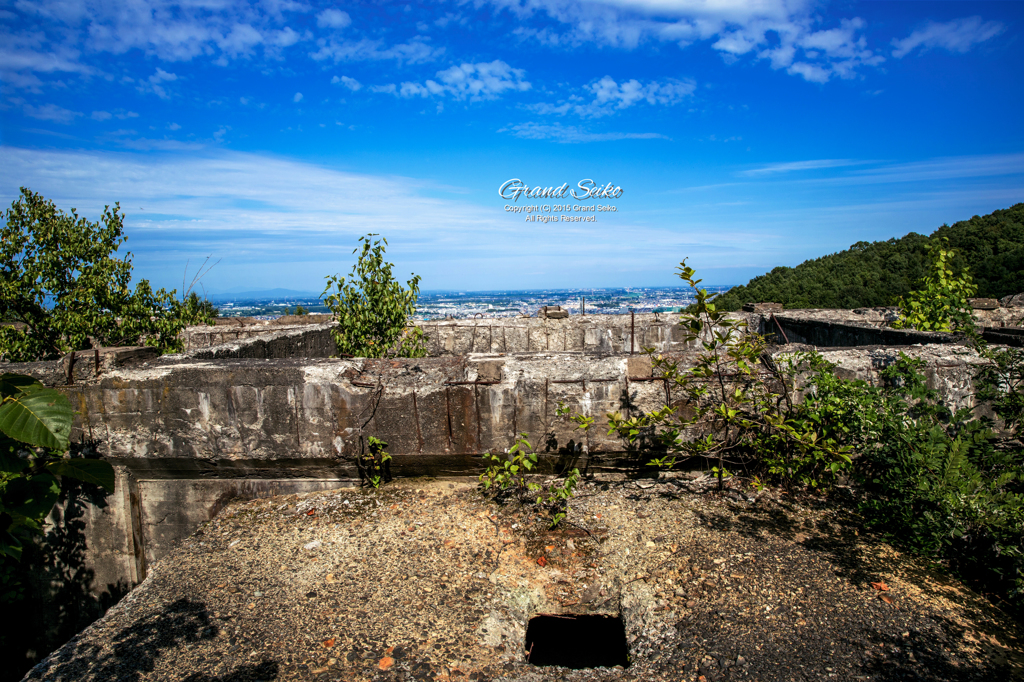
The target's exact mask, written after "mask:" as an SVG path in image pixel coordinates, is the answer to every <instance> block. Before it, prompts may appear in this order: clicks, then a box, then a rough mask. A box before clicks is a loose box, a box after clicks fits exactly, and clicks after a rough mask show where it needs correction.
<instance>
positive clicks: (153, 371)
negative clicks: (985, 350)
mask: <svg viewBox="0 0 1024 682" xmlns="http://www.w3.org/2000/svg"><path fill="white" fill-rule="evenodd" d="M792 350H793V348H792V347H781V348H779V349H777V352H778V353H786V352H790V351H792ZM901 351H902V352H906V353H907V354H909V355H911V356H914V357H921V358H922V359H924V360H925V361H926V374H927V376H928V378H929V382H930V383H931V385H932V387H933V388H935V389H936V390H938V391H939V392H940V394H942V395H944V396H946V397H947V398H948V399H949V400H950V401H951V402H952V403H954V404H957V405H963V406H971V403H970V401H971V399H972V398H971V377H972V376H973V373H974V366H975V365H977V364H978V363H979V362H981V360H980V359H979V358H978V356H977V355H976V354H974V353H973V352H972V351H970V350H969V349H966V348H964V347H961V346H943V345H930V346H920V347H898V348H886V347H876V348H872V349H848V350H832V351H828V352H826V354H825V355H826V358H827V359H829V360H831V361H833V362H836V363H837V364H838V365H839V367H840V369H839V371H840V373H841V374H842V375H843V376H846V377H848V378H860V379H864V380H866V381H869V382H871V383H877V382H878V372H879V371H880V370H881V369H883V368H884V367H885V366H887V365H888V364H889V363H891V362H892V361H894V360H895V359H896V358H897V357H898V353H899V352H901ZM691 353H692V352H691ZM671 357H675V358H676V359H678V360H679V361H680V362H681V363H682V364H683V365H684V366H685V365H686V364H687V363H688V362H689V357H691V355H690V353H677V354H672V355H671ZM9 367H10V370H11V371H22V372H25V373H30V374H34V375H36V376H38V377H39V378H40V379H42V380H44V381H49V382H51V383H59V384H60V385H59V388H60V389H61V390H63V391H65V392H66V393H67V395H68V397H69V399H70V400H71V403H72V405H73V406H74V407H75V409H76V410H77V411H78V413H79V417H78V418H77V421H76V424H75V427H74V430H73V433H72V438H73V439H74V440H76V441H83V442H86V441H87V442H92V443H95V447H96V448H97V449H98V451H99V452H100V453H101V454H102V455H103V456H104V457H106V458H107V459H108V460H109V461H111V462H112V463H114V464H115V465H117V466H118V467H119V471H121V472H122V473H121V475H120V478H119V481H120V486H119V489H118V492H117V493H115V495H114V496H113V497H112V498H111V504H112V505H115V506H116V507H117V508H118V509H119V510H120V511H117V512H116V514H117V515H118V516H117V518H118V519H120V521H119V522H118V523H119V524H120V525H119V526H118V529H117V530H115V531H111V532H112V533H113V534H112V535H111V536H109V537H107V538H106V539H103V538H99V537H97V538H94V540H93V541H94V542H98V543H99V545H98V546H97V551H99V552H101V553H102V552H108V553H111V554H116V555H119V556H120V555H125V556H124V558H123V559H122V560H120V561H121V563H120V564H118V563H117V562H114V565H118V566H122V568H119V569H116V570H118V571H124V573H123V577H124V579H125V580H127V581H129V582H136V581H137V580H138V578H139V576H141V575H144V574H145V565H146V564H148V563H151V562H152V561H154V560H156V559H158V558H159V557H160V556H162V555H163V554H164V553H166V552H167V551H168V550H169V548H170V547H171V546H173V545H174V543H175V542H176V541H177V540H178V539H180V538H181V537H184V536H185V535H187V534H188V532H190V530H191V529H192V528H194V527H195V525H196V524H198V523H201V522H203V521H206V520H208V519H209V518H211V517H212V515H213V514H215V513H216V512H217V510H219V509H220V507H221V506H222V505H223V503H224V501H225V500H227V499H230V498H231V497H234V496H244V497H248V496H261V495H270V494H283V493H288V492H306V491H310V490H320V489H324V488H331V487H340V486H347V485H353V484H355V483H357V482H358V481H359V480H360V470H359V465H358V463H359V458H360V456H361V455H363V454H364V453H365V452H366V450H367V438H368V437H369V436H371V435H372V436H376V437H377V438H380V439H382V440H384V441H386V442H387V443H388V448H387V449H388V452H389V453H390V454H391V455H392V460H391V462H390V465H389V467H390V470H389V473H390V475H392V476H422V475H435V476H460V475H472V474H475V473H478V472H479V471H480V470H481V468H482V461H481V459H480V456H481V455H482V454H483V453H487V452H502V451H504V450H505V449H506V448H508V447H509V446H511V445H512V443H513V442H514V440H515V438H516V435H517V434H520V433H523V434H526V436H527V438H528V439H529V440H530V442H531V443H533V444H534V447H535V449H536V450H537V451H538V452H539V453H541V454H542V458H541V465H542V469H544V470H551V469H554V468H559V469H560V468H564V467H565V466H570V465H571V466H580V468H581V469H585V470H589V471H591V472H601V471H608V470H620V469H621V468H622V467H623V466H629V465H630V464H629V460H628V458H627V456H626V454H625V453H624V450H625V447H624V444H623V442H621V441H620V440H619V439H618V438H617V437H615V436H609V435H608V434H607V431H608V414H609V413H611V412H620V413H622V414H624V415H631V414H640V413H643V412H647V411H650V410H652V409H656V408H658V407H660V406H662V405H664V404H666V402H668V403H672V402H673V397H672V396H671V390H670V387H669V386H666V383H665V382H664V381H662V380H658V379H657V378H654V377H652V376H651V366H650V361H649V359H648V358H647V357H646V356H636V355H634V356H630V355H623V354H616V355H606V356H588V355H584V354H582V353H566V352H558V353H552V352H540V353H521V354H512V355H502V354H494V353H490V354H483V353H479V354H470V355H467V356H462V357H455V356H452V357H444V358H419V359H401V360H389V361H384V360H368V359H350V360H336V359H335V360H331V359H279V360H241V359H232V360H196V359H192V358H186V357H182V356H170V357H166V358H161V359H159V360H156V361H151V362H149V363H144V364H143V365H140V366H131V367H122V368H116V369H113V370H108V371H105V372H104V373H102V374H100V375H99V376H98V377H97V376H92V377H88V376H86V377H83V378H82V379H80V380H78V381H76V383H74V384H72V385H70V386H68V385H66V384H63V383H62V382H61V379H62V378H63V372H62V371H61V369H60V367H59V363H35V364H30V365H10V366H9ZM55 367H56V369H55ZM86 374H88V373H86ZM55 379H56V381H54V380H55ZM559 404H564V405H566V406H568V407H570V408H572V409H573V410H575V411H577V412H580V413H582V414H585V415H588V416H591V417H593V418H594V419H595V424H594V426H593V427H592V428H591V430H590V431H589V432H588V433H586V434H583V433H582V432H580V431H578V430H576V429H575V428H574V426H575V425H574V424H573V423H572V422H570V421H569V420H567V419H565V418H560V417H558V416H557V414H556V410H557V408H558V405H559ZM126 487H127V488H128V491H127V494H126V490H125V488H126ZM133 505H134V506H133ZM133 514H134V516H132V515H133ZM129 519H134V521H133V522H132V523H131V524H129V521H128V520H129ZM129 527H130V531H129ZM122 529H123V530H122ZM125 535H130V537H129V538H126V537H125ZM128 548H132V549H131V551H130V552H129V550H128ZM133 562H134V563H133ZM124 567H127V569H130V570H126V568H124Z"/></svg>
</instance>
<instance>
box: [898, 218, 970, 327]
mask: <svg viewBox="0 0 1024 682" xmlns="http://www.w3.org/2000/svg"><path fill="white" fill-rule="evenodd" d="M948 244H949V240H947V239H946V238H945V237H938V238H936V241H933V242H931V243H929V244H928V246H927V247H926V248H927V250H928V256H929V259H930V261H931V263H930V267H929V272H928V274H927V275H925V277H924V278H923V279H922V280H921V281H920V282H918V285H917V287H918V288H917V289H915V290H914V291H912V292H910V295H909V296H908V298H907V300H905V301H904V300H903V299H902V298H901V299H900V300H899V307H900V317H899V319H897V320H896V321H895V322H894V323H893V325H892V326H893V327H895V328H897V329H907V328H913V329H919V330H921V331H926V332H948V331H963V330H972V331H973V329H974V317H973V314H974V313H973V310H972V309H971V304H970V301H969V300H968V299H969V298H970V297H971V296H974V294H975V293H976V292H977V291H978V287H976V286H974V284H973V282H972V281H971V275H970V273H968V272H967V270H966V269H963V270H960V271H959V272H957V270H956V269H954V267H953V258H954V257H955V256H956V252H955V251H953V250H952V249H948V248H946V247H947V246H948Z"/></svg>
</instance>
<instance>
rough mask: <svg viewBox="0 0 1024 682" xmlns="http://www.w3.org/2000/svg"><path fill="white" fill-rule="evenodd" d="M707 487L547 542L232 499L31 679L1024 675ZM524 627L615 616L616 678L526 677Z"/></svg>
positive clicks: (452, 499) (388, 498)
mask: <svg viewBox="0 0 1024 682" xmlns="http://www.w3.org/2000/svg"><path fill="white" fill-rule="evenodd" d="M708 483H709V481H707V480H698V481H691V480H688V479H674V480H663V481H661V482H654V481H629V482H623V481H619V482H599V481H590V482H587V483H584V484H583V485H581V487H580V489H579V491H578V495H577V497H576V498H575V499H574V500H573V502H572V511H571V513H570V515H569V522H570V523H564V524H563V526H562V528H560V529H558V530H556V531H550V530H548V529H547V522H546V520H545V519H544V518H541V516H540V515H539V514H537V512H536V511H535V510H534V509H532V508H530V507H520V506H518V505H514V504H509V505H499V504H497V503H495V502H492V501H489V500H486V499H484V498H483V497H481V495H480V494H479V493H478V492H477V491H476V490H475V488H474V487H473V485H472V484H470V483H467V482H465V481H456V482H450V481H423V480H416V481H404V482H400V483H393V484H389V485H388V486H386V487H385V488H383V489H382V490H380V491H376V492H375V491H372V490H357V489H346V490H341V491H330V492H320V493H311V494H308V495H302V496H295V495H293V496H289V497H284V498H270V499H262V500H254V501H247V502H236V503H233V504H231V505H229V506H228V507H227V508H226V509H224V510H223V511H222V512H221V514H220V515H219V516H218V517H217V518H216V519H214V520H213V521H212V522H210V523H209V524H207V525H205V526H204V527H203V528H202V529H200V530H198V531H197V532H196V533H195V534H194V535H193V536H192V537H191V538H189V539H188V540H187V541H185V543H184V544H183V546H182V547H181V548H180V549H178V550H177V551H176V552H174V553H172V554H171V555H169V556H168V557H166V558H164V559H163V560H161V561H160V562H158V563H157V565H156V566H154V567H152V569H151V571H150V575H149V577H148V578H147V579H146V581H145V582H143V584H142V585H140V586H139V587H138V588H136V589H135V590H134V591H133V592H132V593H131V594H130V595H129V596H128V597H126V598H125V599H124V600H123V601H122V602H121V603H120V604H118V605H117V606H115V607H114V608H113V609H111V610H110V612H109V613H108V614H107V615H106V616H105V617H104V618H102V619H101V620H99V621H97V622H96V623H94V624H93V625H91V626H90V627H89V628H87V629H86V630H85V631H84V632H83V633H81V634H79V635H78V636H77V637H76V638H74V639H73V640H72V641H71V642H69V643H68V644H67V645H65V646H64V647H63V648H61V649H59V650H58V651H56V652H55V653H54V654H53V655H51V656H50V657H48V658H47V659H46V660H44V661H43V662H42V663H40V664H39V665H37V666H36V667H35V668H33V669H32V671H30V672H29V674H28V675H27V676H26V679H29V680H68V681H70V680H104V681H106V680H186V681H187V682H201V681H202V682H212V681H213V680H223V681H230V682H242V681H245V680H288V679H303V680H307V679H316V680H430V679H434V680H459V681H462V680H521V681H524V682H525V681H527V680H529V681H538V682H539V681H541V680H556V679H565V680H613V679H614V680H620V679H621V680H705V681H709V682H710V681H715V680H765V681H773V680H794V681H802V680H812V679H815V680H816V679H822V680H833V679H834V680H936V681H938V680H1004V679H1011V678H1018V679H1019V678H1021V677H1022V671H1024V656H1022V655H1021V651H1020V649H1021V646H1020V640H1019V631H1018V627H1017V625H1016V624H1015V623H1014V622H1013V621H1012V620H1010V619H1009V618H1007V617H1006V616H1004V615H1003V614H1002V613H1001V612H1000V611H998V610H997V609H995V608H993V607H992V606H991V605H990V604H989V603H988V602H987V601H985V600H984V599H983V598H981V597H979V596H978V595H976V594H974V593H973V592H971V591H970V590H968V589H966V588H965V587H963V586H962V585H960V584H958V583H957V582H956V581H954V580H951V579H949V578H947V577H944V576H943V574H942V573H941V571H939V570H937V569H936V568H934V567H929V566H927V565H925V564H923V563H921V562H918V561H914V560H911V559H910V558H908V557H905V556H902V555H900V554H899V553H898V552H896V551H894V550H893V549H891V548H890V547H888V546H887V545H885V544H883V543H880V542H879V541H877V540H876V539H873V538H870V537H865V536H860V535H858V534H857V531H856V526H855V525H854V524H853V523H852V522H851V520H850V518H849V516H848V514H846V512H844V511H843V508H842V507H841V506H836V505H835V504H832V505H826V504H821V503H814V502H813V501H812V502H805V503H804V504H797V503H795V502H790V501H788V500H787V499H786V497H785V496H784V495H781V494H771V493H762V494H760V495H757V496H755V495H754V494H753V493H751V492H743V493H741V492H740V491H738V490H736V491H730V492H727V493H724V494H719V493H715V492H706V493H696V492H692V491H693V490H703V489H706V488H707V487H708V485H707V484H708ZM872 583H875V584H876V585H875V586H872ZM879 588H884V589H879ZM538 613H555V614H563V615H564V614H573V613H577V614H607V615H621V617H622V619H623V622H624V624H625V632H626V637H627V640H628V642H629V652H630V664H629V665H628V667H625V668H623V667H615V668H594V669H584V670H569V669H567V668H560V667H554V666H550V667H537V666H533V665H531V664H530V663H528V662H527V661H526V657H525V654H524V637H525V629H526V624H527V621H528V620H529V618H530V617H532V616H534V615H536V614H538Z"/></svg>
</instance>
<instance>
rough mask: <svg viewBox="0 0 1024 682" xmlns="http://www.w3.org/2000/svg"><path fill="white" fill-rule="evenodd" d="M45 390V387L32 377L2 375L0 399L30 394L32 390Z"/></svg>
mask: <svg viewBox="0 0 1024 682" xmlns="http://www.w3.org/2000/svg"><path fill="white" fill-rule="evenodd" d="M40 388H43V385H42V384H41V383H39V382H38V381H36V380H35V379H33V378H32V377H30V376H25V375H24V374H10V373H4V374H0V397H3V398H6V397H7V396H14V395H18V394H19V393H29V392H31V391H32V390H37V389H40Z"/></svg>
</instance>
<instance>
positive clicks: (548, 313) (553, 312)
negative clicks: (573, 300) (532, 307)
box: [537, 305, 569, 320]
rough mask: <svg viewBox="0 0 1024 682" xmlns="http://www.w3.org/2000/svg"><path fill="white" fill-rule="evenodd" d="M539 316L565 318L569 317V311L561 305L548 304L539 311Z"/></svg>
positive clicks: (555, 318)
mask: <svg viewBox="0 0 1024 682" xmlns="http://www.w3.org/2000/svg"><path fill="white" fill-rule="evenodd" d="M537 317H545V318H547V319H549V320H564V319H566V318H567V317H569V311H568V310H563V309H562V306H560V305H546V306H544V307H543V308H541V309H540V310H539V311H538V312H537Z"/></svg>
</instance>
